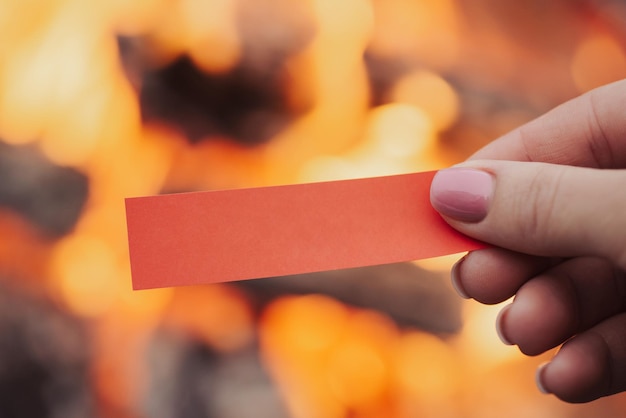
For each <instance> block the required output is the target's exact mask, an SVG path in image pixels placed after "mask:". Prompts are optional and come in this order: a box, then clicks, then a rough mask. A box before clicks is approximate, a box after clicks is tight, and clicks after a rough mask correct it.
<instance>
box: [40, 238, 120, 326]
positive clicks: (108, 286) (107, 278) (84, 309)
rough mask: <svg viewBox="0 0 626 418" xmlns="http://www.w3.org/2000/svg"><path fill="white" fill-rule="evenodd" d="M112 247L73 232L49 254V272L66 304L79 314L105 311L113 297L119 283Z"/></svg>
mask: <svg viewBox="0 0 626 418" xmlns="http://www.w3.org/2000/svg"><path fill="white" fill-rule="evenodd" d="M117 273H118V271H117V269H116V266H115V256H114V253H113V250H112V249H111V248H110V247H109V246H108V245H107V244H105V243H104V242H102V241H101V240H99V239H98V238H96V237H90V236H82V235H73V236H70V237H68V238H66V239H64V240H63V241H62V242H60V243H59V244H58V245H57V246H56V247H55V249H54V253H53V255H52V274H53V275H54V277H55V280H56V281H57V283H58V286H59V292H60V295H61V297H62V298H63V301H64V302H65V303H66V304H67V306H68V307H69V308H70V309H71V310H72V311H74V312H75V313H77V314H78V315H81V316H87V317H94V316H99V315H103V314H104V313H106V312H107V311H108V310H109V309H110V308H111V307H112V305H113V304H114V303H115V299H116V298H117V292H118V286H120V282H119V279H118V275H117Z"/></svg>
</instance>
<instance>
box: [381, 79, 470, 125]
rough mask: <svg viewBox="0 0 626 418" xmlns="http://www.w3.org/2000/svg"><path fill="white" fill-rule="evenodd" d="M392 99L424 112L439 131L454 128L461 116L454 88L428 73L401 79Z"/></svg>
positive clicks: (393, 91) (392, 93) (395, 87)
mask: <svg viewBox="0 0 626 418" xmlns="http://www.w3.org/2000/svg"><path fill="white" fill-rule="evenodd" d="M390 99H391V101H394V102H399V103H407V104H411V105H413V106H415V107H417V108H419V109H421V110H423V111H424V112H425V113H426V114H427V115H428V117H429V119H430V120H431V121H432V123H433V125H434V127H435V128H436V129H437V130H445V129H447V128H449V127H450V126H452V124H453V123H454V122H455V121H456V119H457V117H458V114H459V106H460V103H459V99H458V97H457V95H456V92H455V91H454V89H453V88H452V86H450V84H448V82H447V81H446V80H444V79H443V78H441V76H439V75H437V74H435V73H431V72H428V71H417V72H414V73H410V74H408V75H406V76H404V77H403V78H401V79H400V80H399V81H398V82H397V83H396V85H395V86H394V88H393V90H392V91H391V95H390Z"/></svg>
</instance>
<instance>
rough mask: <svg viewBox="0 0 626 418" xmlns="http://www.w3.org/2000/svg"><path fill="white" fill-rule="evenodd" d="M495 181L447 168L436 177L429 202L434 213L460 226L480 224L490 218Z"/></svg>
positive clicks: (481, 174) (483, 174)
mask: <svg viewBox="0 0 626 418" xmlns="http://www.w3.org/2000/svg"><path fill="white" fill-rule="evenodd" d="M493 183H494V181H493V177H492V176H491V174H489V173H487V172H486V171H482V170H476V169H473V168H461V167H459V168H448V169H445V170H441V171H439V172H437V174H435V177H434V178H433V182H432V184H431V186H430V201H431V204H432V205H433V207H434V208H435V210H437V211H438V212H439V213H441V214H442V215H444V216H448V217H450V218H452V219H455V220H457V221H461V222H478V221H481V220H482V219H483V218H484V217H485V216H486V215H487V209H488V208H489V201H490V200H491V195H492V193H493Z"/></svg>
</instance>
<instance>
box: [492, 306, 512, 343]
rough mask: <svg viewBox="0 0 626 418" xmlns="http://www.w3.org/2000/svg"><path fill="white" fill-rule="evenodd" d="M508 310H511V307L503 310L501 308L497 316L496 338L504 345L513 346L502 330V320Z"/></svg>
mask: <svg viewBox="0 0 626 418" xmlns="http://www.w3.org/2000/svg"><path fill="white" fill-rule="evenodd" d="M509 309H511V305H507V306H505V307H504V308H502V310H501V311H500V313H499V314H498V317H497V318H496V332H497V333H498V337H500V340H501V341H502V342H503V343H504V344H506V345H513V342H512V341H511V340H510V339H509V338H508V337H507V336H506V334H505V333H504V330H503V329H502V328H503V322H504V319H505V318H506V314H507V312H508V311H509Z"/></svg>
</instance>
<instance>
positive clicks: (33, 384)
mask: <svg viewBox="0 0 626 418" xmlns="http://www.w3.org/2000/svg"><path fill="white" fill-rule="evenodd" d="M86 341H87V334H86V332H85V329H84V327H83V326H82V325H81V323H80V322H79V321H77V320H76V319H74V318H72V317H71V316H69V315H67V314H66V313H64V312H62V311H61V310H59V309H58V308H57V307H55V306H54V305H53V304H52V303H50V302H49V301H48V300H45V299H43V298H38V297H34V296H32V295H29V294H27V293H25V292H22V291H17V290H16V289H14V288H12V287H10V286H9V285H7V284H6V283H5V282H0V415H2V416H3V417H4V416H7V417H9V416H11V417H18V416H19V417H33V418H34V417H42V418H44V417H61V416H62V417H68V418H78V417H88V416H94V408H95V402H94V399H93V394H92V393H91V389H90V385H89V377H88V369H89V357H90V355H89V351H88V348H87V347H88V345H87V344H86Z"/></svg>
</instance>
